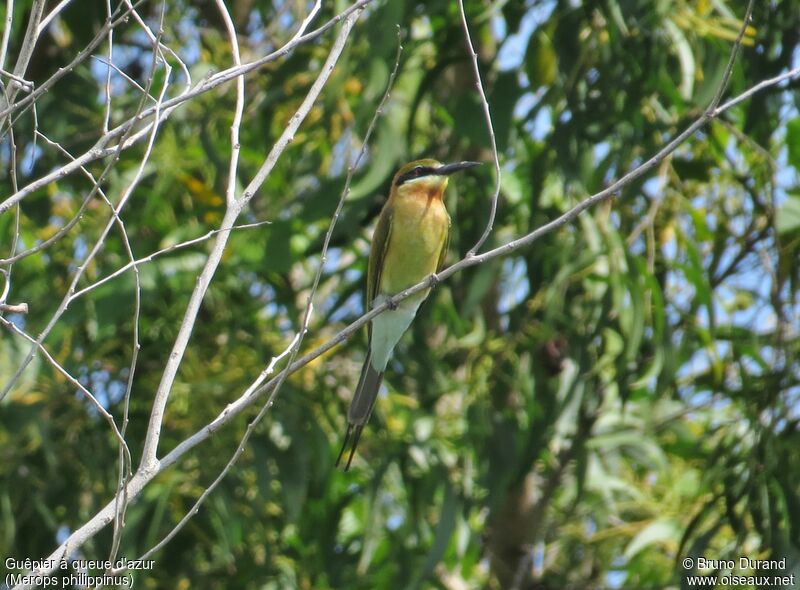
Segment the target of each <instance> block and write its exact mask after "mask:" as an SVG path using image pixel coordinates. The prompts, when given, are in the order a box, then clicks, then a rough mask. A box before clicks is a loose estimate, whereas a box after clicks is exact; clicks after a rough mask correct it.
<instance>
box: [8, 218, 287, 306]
mask: <svg viewBox="0 0 800 590" xmlns="http://www.w3.org/2000/svg"><path fill="white" fill-rule="evenodd" d="M270 223H272V222H271V221H258V222H256V223H244V224H242V225H234V226H233V227H230V228H228V229H212V230H210V231H208V232H207V233H205V234H203V235H202V236H199V237H197V238H192V239H191V240H186V241H185V242H179V243H177V244H172V245H171V246H167V247H166V248H162V249H161V250H158V251H157V252H153V253H152V254H148V255H147V256H144V257H142V258H137V259H136V260H134V261H133V262H129V263H127V264H126V265H125V266H122V267H120V268H118V269H117V270H115V271H114V272H112V273H111V274H110V275H107V276H105V277H103V278H102V279H99V280H97V281H96V282H94V283H92V284H91V285H89V286H87V287H84V288H83V289H81V290H80V291H75V294H74V295H73V296H72V298H73V299H77V298H78V297H82V296H83V295H86V294H87V293H89V292H90V291H94V290H95V289H97V288H98V287H100V286H102V285H105V284H106V283H107V282H109V281H111V280H113V279H115V278H117V277H118V276H120V275H122V274H125V272H126V271H127V270H129V269H131V268H138V267H139V266H141V265H143V264H145V263H147V262H152V261H153V260H154V259H156V258H159V257H161V256H163V255H164V254H170V253H171V252H174V251H175V250H181V249H183V248H188V247H189V246H194V245H196V244H200V243H202V242H205V241H207V240H210V239H211V238H213V237H214V236H215V235H217V234H218V233H220V232H223V231H235V230H239V229H252V228H256V227H261V226H262V225H268V224H270ZM0 262H2V261H0Z"/></svg>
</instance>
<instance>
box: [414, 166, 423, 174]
mask: <svg viewBox="0 0 800 590" xmlns="http://www.w3.org/2000/svg"><path fill="white" fill-rule="evenodd" d="M424 170H425V167H424V166H417V167H416V168H414V170H412V172H413V173H414V176H422V172H423V171H424Z"/></svg>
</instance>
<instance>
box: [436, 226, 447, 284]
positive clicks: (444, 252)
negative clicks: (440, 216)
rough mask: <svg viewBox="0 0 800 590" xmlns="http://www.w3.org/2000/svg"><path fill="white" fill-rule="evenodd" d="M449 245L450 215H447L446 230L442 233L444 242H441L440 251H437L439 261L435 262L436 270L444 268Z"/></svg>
mask: <svg viewBox="0 0 800 590" xmlns="http://www.w3.org/2000/svg"><path fill="white" fill-rule="evenodd" d="M449 246H450V216H449V215H448V216H447V230H446V231H445V234H444V244H442V251H441V252H440V253H439V261H438V262H437V263H436V272H439V271H440V270H442V268H444V260H445V258H447V248H448V247H449Z"/></svg>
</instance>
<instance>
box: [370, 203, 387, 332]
mask: <svg viewBox="0 0 800 590" xmlns="http://www.w3.org/2000/svg"><path fill="white" fill-rule="evenodd" d="M393 217H394V208H393V207H391V206H390V205H389V204H388V203H387V204H386V206H384V208H383V211H381V214H380V217H378V225H376V226H375V233H373V234H372V249H371V250H370V253H369V267H368V268H367V301H366V309H367V310H369V309H371V308H372V303H373V301H375V297H377V296H378V289H379V286H380V284H381V272H382V271H383V261H384V259H385V258H386V250H387V248H388V246H389V238H390V237H391V235H392V218H393ZM369 332H370V336H371V335H372V323H370V328H369Z"/></svg>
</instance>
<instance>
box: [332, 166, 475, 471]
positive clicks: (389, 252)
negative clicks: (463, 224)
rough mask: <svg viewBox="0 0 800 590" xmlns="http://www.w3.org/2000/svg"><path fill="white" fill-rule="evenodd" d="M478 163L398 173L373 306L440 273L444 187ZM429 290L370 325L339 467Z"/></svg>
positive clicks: (445, 223) (381, 237) (387, 209)
mask: <svg viewBox="0 0 800 590" xmlns="http://www.w3.org/2000/svg"><path fill="white" fill-rule="evenodd" d="M478 164H479V162H457V163H455V164H442V163H441V162H437V161H436V160H417V161H415V162H411V163H409V164H406V165H405V166H403V167H402V168H400V170H399V171H398V172H397V174H395V176H394V179H393V180H392V188H391V191H390V193H389V199H388V200H387V201H386V204H385V205H384V206H383V210H382V211H381V214H380V217H379V218H378V224H377V226H376V227H375V233H374V234H373V236H372V248H371V250H370V254H369V267H368V271H367V299H366V304H367V307H369V308H370V309H371V308H373V307H375V306H377V305H381V304H382V303H384V302H386V300H387V299H390V298H391V296H392V295H396V294H397V293H399V292H400V291H402V290H403V289H407V288H408V287H411V286H413V285H416V284H417V283H419V282H420V281H422V280H423V279H424V278H425V277H427V276H430V275H431V274H433V273H435V272H437V271H438V270H439V269H440V268H441V267H442V264H443V262H444V258H445V254H446V253H447V244H448V238H449V234H450V216H449V215H447V209H446V208H445V206H444V200H443V197H444V190H445V188H447V180H448V177H449V176H450V175H451V174H453V173H454V172H458V171H459V170H464V169H466V168H471V167H472V166H477V165H478ZM429 291H430V289H425V290H423V291H420V292H419V293H416V294H414V295H412V296H410V297H407V298H406V299H404V300H402V301H400V302H399V303H397V304H390V306H389V309H387V310H386V311H384V312H383V313H382V314H380V315H378V316H376V317H375V318H374V319H373V320H372V321H371V322H370V324H369V347H368V351H367V358H366V360H365V361H364V367H363V368H362V369H361V377H360V379H359V380H358V386H357V387H356V392H355V394H354V395H353V400H352V401H351V402H350V409H349V411H348V412H347V422H348V424H347V433H346V434H345V436H344V443H343V444H342V450H341V451H340V452H339V457H338V458H337V459H336V465H337V466H338V465H339V463H340V461H341V460H342V457H343V456H344V453H345V451H346V450H347V447H348V443H349V442H350V439H351V437H352V445H351V446H350V455H349V457H348V459H347V463H346V465H345V471H347V470H348V469H350V462H351V461H352V460H353V455H354V454H355V452H356V447H357V446H358V440H359V438H361V432H362V430H364V426H365V425H366V423H367V421H368V420H369V417H370V414H372V407H373V406H374V405H375V398H376V397H377V396H378V389H380V386H381V382H382V381H383V372H384V371H385V370H386V363H388V362H389V357H390V356H391V354H392V350H393V349H394V347H395V345H396V344H397V342H398V340H400V337H401V336H402V335H403V333H404V332H405V331H406V330H407V329H408V326H409V325H411V321H412V320H413V319H414V316H415V315H416V314H417V309H418V308H419V306H420V304H421V303H422V302H423V301H424V300H425V298H426V297H427V296H428V292H429Z"/></svg>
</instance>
